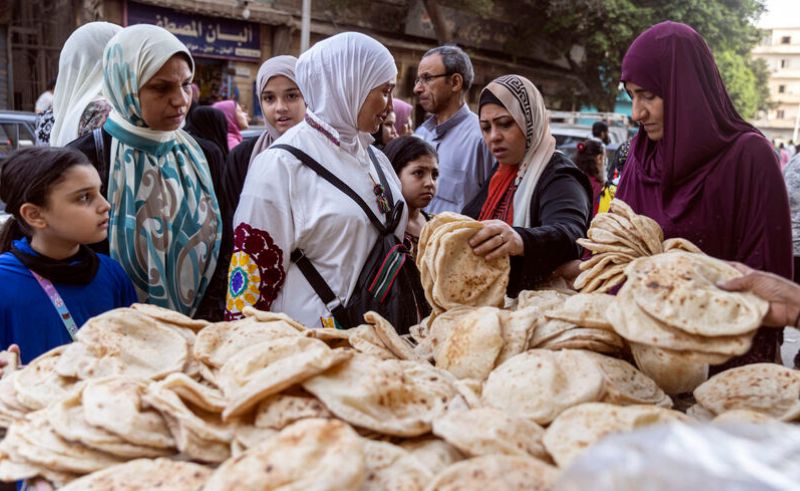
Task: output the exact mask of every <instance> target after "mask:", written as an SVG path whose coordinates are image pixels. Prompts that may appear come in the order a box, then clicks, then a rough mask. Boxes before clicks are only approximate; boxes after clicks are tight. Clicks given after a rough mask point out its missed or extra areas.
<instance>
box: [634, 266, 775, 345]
mask: <svg viewBox="0 0 800 491" xmlns="http://www.w3.org/2000/svg"><path fill="white" fill-rule="evenodd" d="M626 273H627V274H628V276H629V277H631V276H632V277H633V278H632V280H631V286H630V293H631V296H632V297H633V299H634V300H635V301H636V304H637V305H638V306H639V307H640V308H641V309H642V310H644V311H645V312H647V313H648V314H649V315H651V316H652V317H653V318H655V319H657V320H659V321H660V322H662V323H665V324H667V325H669V326H670V327H673V328H677V329H680V330H683V331H685V332H687V333H689V334H696V335H701V336H732V335H740V334H748V333H751V332H753V331H754V330H756V329H758V327H759V326H760V325H761V321H762V319H763V318H764V315H765V314H766V313H767V309H768V308H769V303H768V302H767V301H766V300H762V299H761V298H759V297H757V296H756V295H755V294H753V293H747V292H745V293H742V292H729V291H725V290H722V289H720V288H719V287H717V284H718V283H719V282H722V281H727V280H731V279H733V278H737V277H739V276H741V275H742V273H741V272H739V271H738V270H737V269H736V268H734V267H733V266H730V265H729V264H727V263H725V262H724V261H721V260H719V259H714V258H712V257H710V256H706V255H704V254H693V253H689V252H681V251H674V252H671V253H669V254H660V255H657V256H653V257H650V258H643V259H639V260H637V261H634V262H633V263H631V264H630V266H629V267H628V269H627V270H626Z"/></svg>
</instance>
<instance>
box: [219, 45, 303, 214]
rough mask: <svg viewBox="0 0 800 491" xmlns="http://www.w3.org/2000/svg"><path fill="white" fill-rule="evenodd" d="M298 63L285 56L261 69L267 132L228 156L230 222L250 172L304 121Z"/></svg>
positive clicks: (259, 89) (259, 88) (259, 79)
mask: <svg viewBox="0 0 800 491" xmlns="http://www.w3.org/2000/svg"><path fill="white" fill-rule="evenodd" d="M296 64H297V58H295V57H294V56H288V55H281V56H274V57H272V58H270V59H269V60H267V61H265V62H264V63H263V64H262V65H261V68H259V69H258V76H257V77H256V91H257V93H258V94H259V101H260V105H261V113H262V114H263V115H264V120H265V126H266V129H265V130H264V133H262V134H261V135H260V136H259V137H258V138H252V139H249V140H245V141H243V142H242V143H240V144H238V145H236V147H234V149H233V150H231V153H230V154H228V158H227V161H226V162H225V169H224V171H223V175H222V181H223V190H224V191H223V196H222V197H221V199H223V200H225V205H226V206H225V208H226V209H227V210H229V211H230V214H231V216H229V217H227V218H226V219H227V220H228V221H229V222H230V221H232V220H233V216H232V215H233V212H234V211H236V207H237V206H239V196H240V195H241V194H242V187H244V179H245V177H246V176H247V169H249V168H250V165H252V163H253V161H254V160H255V159H256V157H257V156H258V155H259V154H260V153H261V152H263V151H264V150H266V149H267V148H268V147H269V146H270V145H272V142H274V141H275V140H277V139H278V138H279V137H280V136H281V135H282V134H284V133H286V131H287V130H288V129H289V128H291V127H293V126H295V125H296V124H298V123H300V122H301V121H303V116H305V113H306V103H305V100H304V99H303V94H302V93H301V92H300V88H299V87H298V86H297V80H296V79H295V74H294V68H295V65H296ZM226 225H229V223H226Z"/></svg>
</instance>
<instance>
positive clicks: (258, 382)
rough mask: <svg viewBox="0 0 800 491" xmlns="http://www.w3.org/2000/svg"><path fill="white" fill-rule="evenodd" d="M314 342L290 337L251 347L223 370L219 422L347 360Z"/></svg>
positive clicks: (347, 355)
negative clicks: (225, 403) (222, 407)
mask: <svg viewBox="0 0 800 491" xmlns="http://www.w3.org/2000/svg"><path fill="white" fill-rule="evenodd" d="M352 355H353V352H352V351H350V350H342V349H339V350H332V349H330V348H329V347H328V345H327V344H325V343H323V342H322V341H319V340H317V339H312V338H307V337H303V336H293V337H285V338H279V339H274V340H272V341H266V342H264V343H260V344H256V345H254V346H251V347H249V348H247V349H245V350H243V351H242V352H241V353H239V354H238V355H237V356H236V357H235V358H232V359H231V360H229V361H228V363H226V364H225V366H223V367H222V370H221V371H220V373H219V377H218V380H219V381H220V383H221V384H222V390H223V392H225V394H226V396H227V398H228V406H227V407H226V408H225V411H223V413H222V419H223V420H226V421H227V420H228V419H230V418H232V417H235V416H239V415H241V414H244V413H245V412H247V411H248V410H249V409H250V408H252V407H254V406H255V405H256V404H258V403H259V402H260V401H261V400H263V399H264V398H266V397H269V396H271V395H273V394H277V393H278V392H280V391H282V390H283V389H286V388H289V387H291V386H293V385H296V384H299V383H300V382H302V381H303V380H305V379H307V378H309V377H313V376H314V375H317V374H319V373H322V372H324V371H325V370H327V369H329V368H330V367H332V366H335V365H337V364H339V363H342V362H343V361H345V360H347V359H349V358H350V357H351V356H352Z"/></svg>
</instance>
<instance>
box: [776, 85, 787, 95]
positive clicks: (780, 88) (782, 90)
mask: <svg viewBox="0 0 800 491" xmlns="http://www.w3.org/2000/svg"><path fill="white" fill-rule="evenodd" d="M778 93H779V94H784V93H786V86H785V85H779V86H778Z"/></svg>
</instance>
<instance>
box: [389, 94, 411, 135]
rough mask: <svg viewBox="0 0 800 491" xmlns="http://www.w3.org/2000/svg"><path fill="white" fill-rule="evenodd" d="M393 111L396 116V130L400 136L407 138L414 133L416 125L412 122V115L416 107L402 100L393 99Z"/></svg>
mask: <svg viewBox="0 0 800 491" xmlns="http://www.w3.org/2000/svg"><path fill="white" fill-rule="evenodd" d="M392 109H393V110H394V114H395V121H394V130H395V131H396V132H397V135H398V136H406V135H411V134H413V133H414V124H413V121H411V114H412V112H413V111H414V107H413V106H412V105H411V104H409V103H407V102H406V101H402V100H400V99H395V98H392Z"/></svg>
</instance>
